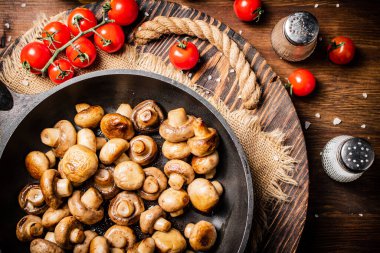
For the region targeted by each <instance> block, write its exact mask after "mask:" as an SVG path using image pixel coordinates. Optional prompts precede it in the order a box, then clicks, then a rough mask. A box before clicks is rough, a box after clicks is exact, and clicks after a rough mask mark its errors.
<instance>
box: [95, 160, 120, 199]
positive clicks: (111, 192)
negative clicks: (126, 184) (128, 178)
mask: <svg viewBox="0 0 380 253" xmlns="http://www.w3.org/2000/svg"><path fill="white" fill-rule="evenodd" d="M114 169H115V168H114V167H113V166H104V165H103V164H100V166H99V169H98V170H97V171H96V173H95V175H94V178H93V180H94V183H93V186H94V187H95V188H96V189H97V190H98V191H99V192H100V194H101V195H102V197H103V198H104V199H112V198H113V197H115V196H116V194H118V193H119V192H120V189H119V188H118V187H117V186H116V183H115V181H114V179H113V172H114Z"/></svg>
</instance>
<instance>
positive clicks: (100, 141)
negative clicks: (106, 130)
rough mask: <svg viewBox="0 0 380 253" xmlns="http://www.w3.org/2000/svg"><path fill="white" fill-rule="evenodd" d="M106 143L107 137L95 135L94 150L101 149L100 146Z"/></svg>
mask: <svg viewBox="0 0 380 253" xmlns="http://www.w3.org/2000/svg"><path fill="white" fill-rule="evenodd" d="M106 143H107V139H106V138H104V137H96V150H101V149H102V147H103V146H104V145H105V144H106Z"/></svg>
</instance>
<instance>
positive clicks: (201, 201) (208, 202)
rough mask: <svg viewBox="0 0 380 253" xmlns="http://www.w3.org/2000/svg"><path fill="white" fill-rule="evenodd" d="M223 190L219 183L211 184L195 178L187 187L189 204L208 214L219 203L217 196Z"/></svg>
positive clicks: (205, 180)
mask: <svg viewBox="0 0 380 253" xmlns="http://www.w3.org/2000/svg"><path fill="white" fill-rule="evenodd" d="M222 190H223V188H222V187H221V185H220V183H219V182H217V181H214V182H213V183H211V182H210V181H208V180H207V179H204V178H197V179H195V180H194V181H193V182H192V183H190V184H189V186H188V187H187V192H188V193H189V197H190V201H191V204H192V205H193V206H194V207H195V208H196V209H198V210H199V211H202V212H206V213H207V212H210V211H211V209H212V208H213V207H214V206H215V205H216V204H217V203H218V202H219V196H220V195H221V194H222Z"/></svg>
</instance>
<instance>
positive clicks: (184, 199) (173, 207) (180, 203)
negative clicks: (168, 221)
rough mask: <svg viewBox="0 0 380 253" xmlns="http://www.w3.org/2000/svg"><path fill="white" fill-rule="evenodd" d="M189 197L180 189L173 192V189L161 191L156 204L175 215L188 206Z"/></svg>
mask: <svg viewBox="0 0 380 253" xmlns="http://www.w3.org/2000/svg"><path fill="white" fill-rule="evenodd" d="M189 201H190V200H189V195H187V192H186V191H184V190H182V189H180V190H174V189H173V188H169V189H166V190H165V191H163V192H162V193H161V195H160V197H159V198H158V204H159V205H160V207H162V209H164V210H165V211H166V212H169V213H175V212H178V211H180V210H182V209H183V208H185V207H186V206H187V205H188V204H189Z"/></svg>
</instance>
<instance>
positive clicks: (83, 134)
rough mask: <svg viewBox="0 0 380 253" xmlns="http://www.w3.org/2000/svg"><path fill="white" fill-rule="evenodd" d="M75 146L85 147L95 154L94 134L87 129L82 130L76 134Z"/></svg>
mask: <svg viewBox="0 0 380 253" xmlns="http://www.w3.org/2000/svg"><path fill="white" fill-rule="evenodd" d="M77 144H79V145H82V146H85V147H87V148H89V149H91V150H92V151H93V152H96V150H97V149H96V147H97V142H96V136H95V134H94V132H93V131H92V130H91V129H89V128H83V129H81V130H79V132H78V133H77Z"/></svg>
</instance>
